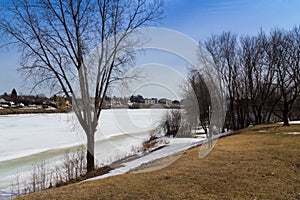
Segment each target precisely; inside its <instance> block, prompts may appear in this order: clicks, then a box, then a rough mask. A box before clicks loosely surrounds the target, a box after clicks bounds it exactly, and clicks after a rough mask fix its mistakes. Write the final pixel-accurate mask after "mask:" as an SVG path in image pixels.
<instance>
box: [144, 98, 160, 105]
mask: <svg viewBox="0 0 300 200" xmlns="http://www.w3.org/2000/svg"><path fill="white" fill-rule="evenodd" d="M145 104H157V98H145Z"/></svg>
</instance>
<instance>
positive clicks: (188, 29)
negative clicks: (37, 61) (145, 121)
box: [0, 0, 300, 96]
mask: <svg viewBox="0 0 300 200" xmlns="http://www.w3.org/2000/svg"><path fill="white" fill-rule="evenodd" d="M299 9H300V1H299V0H207V1H205V0H166V2H165V6H164V16H165V19H164V20H162V24H161V25H160V27H165V28H170V29H174V30H176V31H179V32H182V33H184V34H186V35H187V36H189V37H192V38H193V39H194V40H196V41H203V40H205V39H206V38H207V37H209V36H210V35H211V34H219V33H221V32H223V31H232V32H233V33H237V34H242V35H246V34H247V35H253V34H256V33H257V32H258V31H259V30H260V28H262V30H264V31H266V32H268V31H270V30H271V29H272V28H285V29H291V28H292V27H293V26H296V25H297V26H298V25H300V12H299ZM164 58H165V59H167V60H165V61H163V64H166V63H168V65H169V66H174V68H176V69H178V70H179V71H181V70H184V69H185V68H186V66H184V65H185V64H184V62H178V61H176V62H174V60H176V59H170V58H169V56H166V57H164ZM164 58H162V59H164ZM18 61H19V56H18V53H17V52H16V51H14V50H13V49H11V50H10V51H7V50H4V49H2V50H0V94H3V93H4V92H8V93H10V92H11V90H12V89H13V88H16V89H17V91H18V92H22V93H25V94H26V93H28V92H29V91H30V88H29V87H30V86H29V85H22V83H23V80H24V79H23V77H21V75H20V74H19V73H18V72H17V68H18V66H19V64H18ZM175 82H176V80H175ZM177 82H178V81H177ZM36 93H42V91H36ZM34 94H35V93H34ZM46 95H47V96H48V95H49V94H47V93H46ZM151 95H152V94H148V95H146V96H151Z"/></svg>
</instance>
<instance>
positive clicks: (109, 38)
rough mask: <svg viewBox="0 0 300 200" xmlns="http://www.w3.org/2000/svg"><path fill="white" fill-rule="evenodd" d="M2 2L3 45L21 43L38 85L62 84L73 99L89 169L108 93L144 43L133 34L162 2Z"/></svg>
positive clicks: (24, 67) (24, 65)
mask: <svg viewBox="0 0 300 200" xmlns="http://www.w3.org/2000/svg"><path fill="white" fill-rule="evenodd" d="M1 3H2V7H5V9H3V11H2V13H1V19H0V30H1V35H2V36H3V37H5V38H4V39H3V40H2V41H5V43H4V44H3V45H10V44H16V45H18V47H19V50H20V51H21V53H22V57H21V68H20V70H21V71H22V72H23V73H24V74H25V77H31V78H33V79H34V81H35V83H36V85H41V84H43V83H44V84H46V85H47V86H58V88H59V89H60V90H61V91H62V92H63V93H64V94H65V95H66V97H68V98H71V97H72V98H73V108H74V111H75V114H76V116H77V118H78V121H79V123H80V124H81V126H82V128H83V130H84V132H85V134H86V136H87V171H88V172H89V171H92V170H93V169H94V160H95V158H94V149H95V146H94V145H95V132H96V128H97V126H98V123H99V122H98V121H99V117H100V113H101V110H102V108H103V105H104V100H105V97H106V94H107V91H108V89H109V87H110V86H111V84H112V82H113V81H117V80H121V79H122V78H123V74H124V70H126V68H125V66H126V65H128V63H130V62H132V60H133V58H134V54H133V46H134V45H138V44H140V42H141V41H140V40H139V38H137V37H133V36H132V35H133V33H134V32H135V30H136V29H138V28H139V27H143V26H147V25H149V24H150V23H153V22H157V21H158V20H159V19H160V18H161V7H162V1H161V0H125V1H121V0H57V1H51V0H12V1H8V0H7V1H2V2H1ZM135 36H136V35H135ZM92 50H94V51H92ZM95 52H96V53H95ZM88 55H91V56H89V59H88V61H89V62H87V61H86V58H87V57H88ZM75 77H78V79H75ZM76 84H77V85H78V89H76V86H75V85H76ZM92 84H93V85H92Z"/></svg>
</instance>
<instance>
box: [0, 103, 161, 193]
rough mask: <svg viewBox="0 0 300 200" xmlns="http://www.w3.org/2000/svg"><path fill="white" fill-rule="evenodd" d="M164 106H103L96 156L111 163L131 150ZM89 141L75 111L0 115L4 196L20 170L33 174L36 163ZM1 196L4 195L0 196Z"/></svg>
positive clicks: (53, 159)
mask: <svg viewBox="0 0 300 200" xmlns="http://www.w3.org/2000/svg"><path fill="white" fill-rule="evenodd" d="M164 112H165V110H162V109H145V110H144V109H136V110H128V109H120V110H117V109H115V110H103V111H102V113H101V117H100V121H99V123H100V125H99V127H98V130H97V132H96V152H95V156H96V158H97V160H98V162H99V163H103V164H107V163H109V162H111V161H114V160H116V159H118V158H120V157H123V156H125V155H127V154H129V153H130V151H131V150H132V148H133V147H134V146H136V145H138V144H141V143H142V141H143V140H144V139H145V138H147V137H148V135H149V132H150V130H151V129H153V128H154V127H155V126H156V124H157V122H158V121H159V120H160V119H161V116H162V114H163V113H164ZM85 141H86V137H85V134H84V133H83V131H82V129H81V127H80V126H79V125H78V123H77V122H76V117H75V116H74V114H72V113H63V114H28V115H7V116H0V143H1V145H0V196H1V193H2V194H3V191H7V190H8V188H9V185H10V184H11V181H12V179H13V178H14V176H15V175H16V174H18V175H19V176H20V175H22V174H23V175H24V180H25V179H26V176H30V173H31V171H32V168H33V165H34V164H36V163H38V162H40V161H41V160H45V161H46V163H55V162H56V161H57V160H61V158H62V156H63V155H64V154H65V153H66V152H67V151H76V150H77V149H78V147H79V146H80V145H82V144H84V143H85ZM0 199H1V198H0Z"/></svg>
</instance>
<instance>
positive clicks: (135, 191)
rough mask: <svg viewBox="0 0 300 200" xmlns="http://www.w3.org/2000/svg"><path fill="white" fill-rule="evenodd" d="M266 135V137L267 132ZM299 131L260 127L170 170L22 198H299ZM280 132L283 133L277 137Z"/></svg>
mask: <svg viewBox="0 0 300 200" xmlns="http://www.w3.org/2000/svg"><path fill="white" fill-rule="evenodd" d="M264 131H266V132H264ZM282 132H300V126H299V125H294V126H290V127H281V126H277V125H262V126H256V127H252V128H250V129H247V130H244V131H242V133H241V134H239V135H234V136H230V137H225V138H222V139H220V140H219V141H218V143H217V144H216V146H215V148H214V149H213V151H212V152H211V153H210V154H209V155H208V156H207V157H205V158H204V159H199V158H198V153H199V147H197V148H193V149H191V150H189V151H187V152H186V153H185V154H184V155H183V156H181V158H180V159H178V160H177V161H175V162H174V163H173V164H171V165H169V166H168V167H167V168H163V169H161V170H158V171H155V172H149V173H139V174H136V173H130V174H124V175H120V176H115V177H111V178H107V179H103V180H98V181H90V182H86V183H81V184H74V185H69V186H64V187H60V188H57V189H51V190H46V191H42V192H38V193H35V194H30V195H26V196H23V197H20V198H19V199H197V200H198V199H210V200H211V199H295V200H299V199H300V135H287V134H281V133H282ZM275 133H280V134H275Z"/></svg>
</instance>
